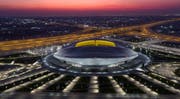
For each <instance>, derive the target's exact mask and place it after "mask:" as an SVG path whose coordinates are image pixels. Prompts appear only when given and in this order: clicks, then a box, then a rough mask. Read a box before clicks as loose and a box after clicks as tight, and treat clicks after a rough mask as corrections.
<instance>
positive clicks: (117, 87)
mask: <svg viewBox="0 0 180 99" xmlns="http://www.w3.org/2000/svg"><path fill="white" fill-rule="evenodd" d="M177 20H180V19H172V20H166V21H160V22H154V23H149V24H145V25H140V26H129V27H122V28H115V29H108V30H102V31H100V32H95V33H85V34H78V33H72V34H68V35H62V36H56V37H48V38H38V39H27V40H13V41H5V42H0V46H1V47H0V51H1V52H9V51H14V50H18V51H19V50H23V51H24V50H25V51H26V52H28V54H31V55H30V56H28V55H27V56H24V58H27V57H30V58H31V57H32V56H36V55H37V56H39V55H41V54H40V53H38V50H39V51H41V52H42V53H43V46H50V45H58V46H61V45H62V44H65V43H69V42H73V41H77V40H84V39H90V38H95V37H105V36H107V35H112V34H113V35H114V34H115V35H124V33H125V34H126V35H129V36H135V35H136V36H139V37H142V38H143V37H147V38H151V39H150V40H148V41H142V42H138V43H135V42H130V41H124V40H120V39H115V38H111V37H109V36H108V37H106V39H110V40H116V41H118V42H123V43H127V44H130V45H131V46H133V47H135V48H141V49H146V50H154V51H159V52H165V53H167V54H170V55H180V50H179V49H178V48H170V47H165V46H160V45H156V43H159V42H163V41H173V42H180V38H179V37H175V36H167V35H163V34H158V33H154V32H152V31H151V30H150V27H152V26H154V25H158V24H162V23H166V22H171V21H177ZM137 29H138V30H140V32H137V31H135V30H137ZM86 32H87V31H86ZM29 49H30V50H29ZM58 49H59V48H58V47H56V48H55V50H58ZM31 50H32V51H31ZM34 50H37V51H34ZM45 50H46V49H45ZM34 52H36V53H34ZM18 57H21V58H22V56H17V57H15V58H14V59H16V58H18ZM11 58H13V57H11ZM11 58H9V59H10V60H11ZM32 58H33V57H32ZM0 59H8V58H3V57H1V58H0ZM3 65H12V66H14V65H18V67H16V68H14V69H10V70H7V71H0V93H9V92H28V93H32V94H36V93H43V92H62V93H74V92H75V93H87V92H88V93H110V94H114V93H117V94H119V95H129V94H147V95H150V96H157V95H167V94H170V95H180V77H178V76H176V75H175V74H174V69H173V68H172V66H176V68H178V67H180V62H179V61H177V62H158V63H156V64H151V66H150V68H149V70H150V72H148V73H137V74H129V75H120V76H107V77H98V76H92V77H80V76H69V75H65V74H57V73H53V72H50V71H48V70H46V69H45V68H42V67H41V64H40V63H39V61H38V60H37V61H34V62H33V63H28V64H24V63H18V62H16V61H13V60H12V61H10V62H9V63H3V62H2V61H0V66H3ZM164 68H166V69H165V70H164ZM169 68H170V70H169Z"/></svg>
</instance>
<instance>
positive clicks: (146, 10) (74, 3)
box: [0, 0, 180, 16]
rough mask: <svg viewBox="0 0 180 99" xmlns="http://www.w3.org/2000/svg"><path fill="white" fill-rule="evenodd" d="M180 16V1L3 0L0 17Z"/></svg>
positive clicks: (0, 2) (1, 0)
mask: <svg viewBox="0 0 180 99" xmlns="http://www.w3.org/2000/svg"><path fill="white" fill-rule="evenodd" d="M174 13H178V14H179V13H180V0H0V16H104V15H105V16H113V15H151V14H174Z"/></svg>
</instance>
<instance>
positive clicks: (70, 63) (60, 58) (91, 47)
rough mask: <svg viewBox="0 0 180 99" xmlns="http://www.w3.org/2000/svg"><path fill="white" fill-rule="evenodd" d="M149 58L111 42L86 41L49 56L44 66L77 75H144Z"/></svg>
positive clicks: (99, 40)
mask: <svg viewBox="0 0 180 99" xmlns="http://www.w3.org/2000/svg"><path fill="white" fill-rule="evenodd" d="M149 63H150V59H149V58H148V57H147V56H146V55H144V54H142V53H138V52H135V51H133V50H131V49H129V48H126V47H124V46H122V45H121V44H119V43H118V42H113V41H108V40H102V39H98V40H85V41H80V42H75V43H72V44H70V45H67V46H64V47H63V48H61V49H60V50H59V51H57V52H55V53H52V54H50V55H48V56H46V57H45V58H44V59H43V66H44V67H46V68H48V69H50V70H53V71H55V72H59V73H63V74H69V75H77V76H104V75H105V76H108V75H119V74H129V73H133V72H144V71H145V68H146V66H148V64H149Z"/></svg>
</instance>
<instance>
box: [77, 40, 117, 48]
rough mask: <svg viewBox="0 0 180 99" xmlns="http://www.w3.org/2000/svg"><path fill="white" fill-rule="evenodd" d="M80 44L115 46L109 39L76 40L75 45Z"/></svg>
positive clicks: (78, 45) (79, 45)
mask: <svg viewBox="0 0 180 99" xmlns="http://www.w3.org/2000/svg"><path fill="white" fill-rule="evenodd" d="M82 46H110V47H116V44H115V43H114V42H111V41H106V40H87V41H82V42H78V43H77V44H76V45H75V47H82Z"/></svg>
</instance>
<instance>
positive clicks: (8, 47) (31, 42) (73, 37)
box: [0, 18, 180, 52]
mask: <svg viewBox="0 0 180 99" xmlns="http://www.w3.org/2000/svg"><path fill="white" fill-rule="evenodd" d="M177 20H180V18H179V19H172V20H166V21H159V22H154V23H149V24H144V25H139V26H128V27H121V28H114V29H107V30H102V31H98V32H95V33H85V34H82V33H80V34H79V33H72V34H67V35H62V36H55V37H46V38H37V39H26V40H12V41H4V42H0V46H1V47H0V51H1V52H3V51H12V50H22V49H28V48H34V47H40V46H47V45H52V44H62V43H67V42H73V41H77V40H84V39H90V38H95V37H102V36H106V35H112V34H113V33H118V34H119V35H124V33H125V35H137V36H140V37H149V38H156V39H160V40H165V41H174V42H180V38H179V37H176V36H169V35H163V34H158V33H152V31H151V30H150V29H149V27H152V26H154V25H158V24H162V23H166V22H171V21H177ZM134 29H141V32H135V31H134ZM86 32H87V31H86Z"/></svg>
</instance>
